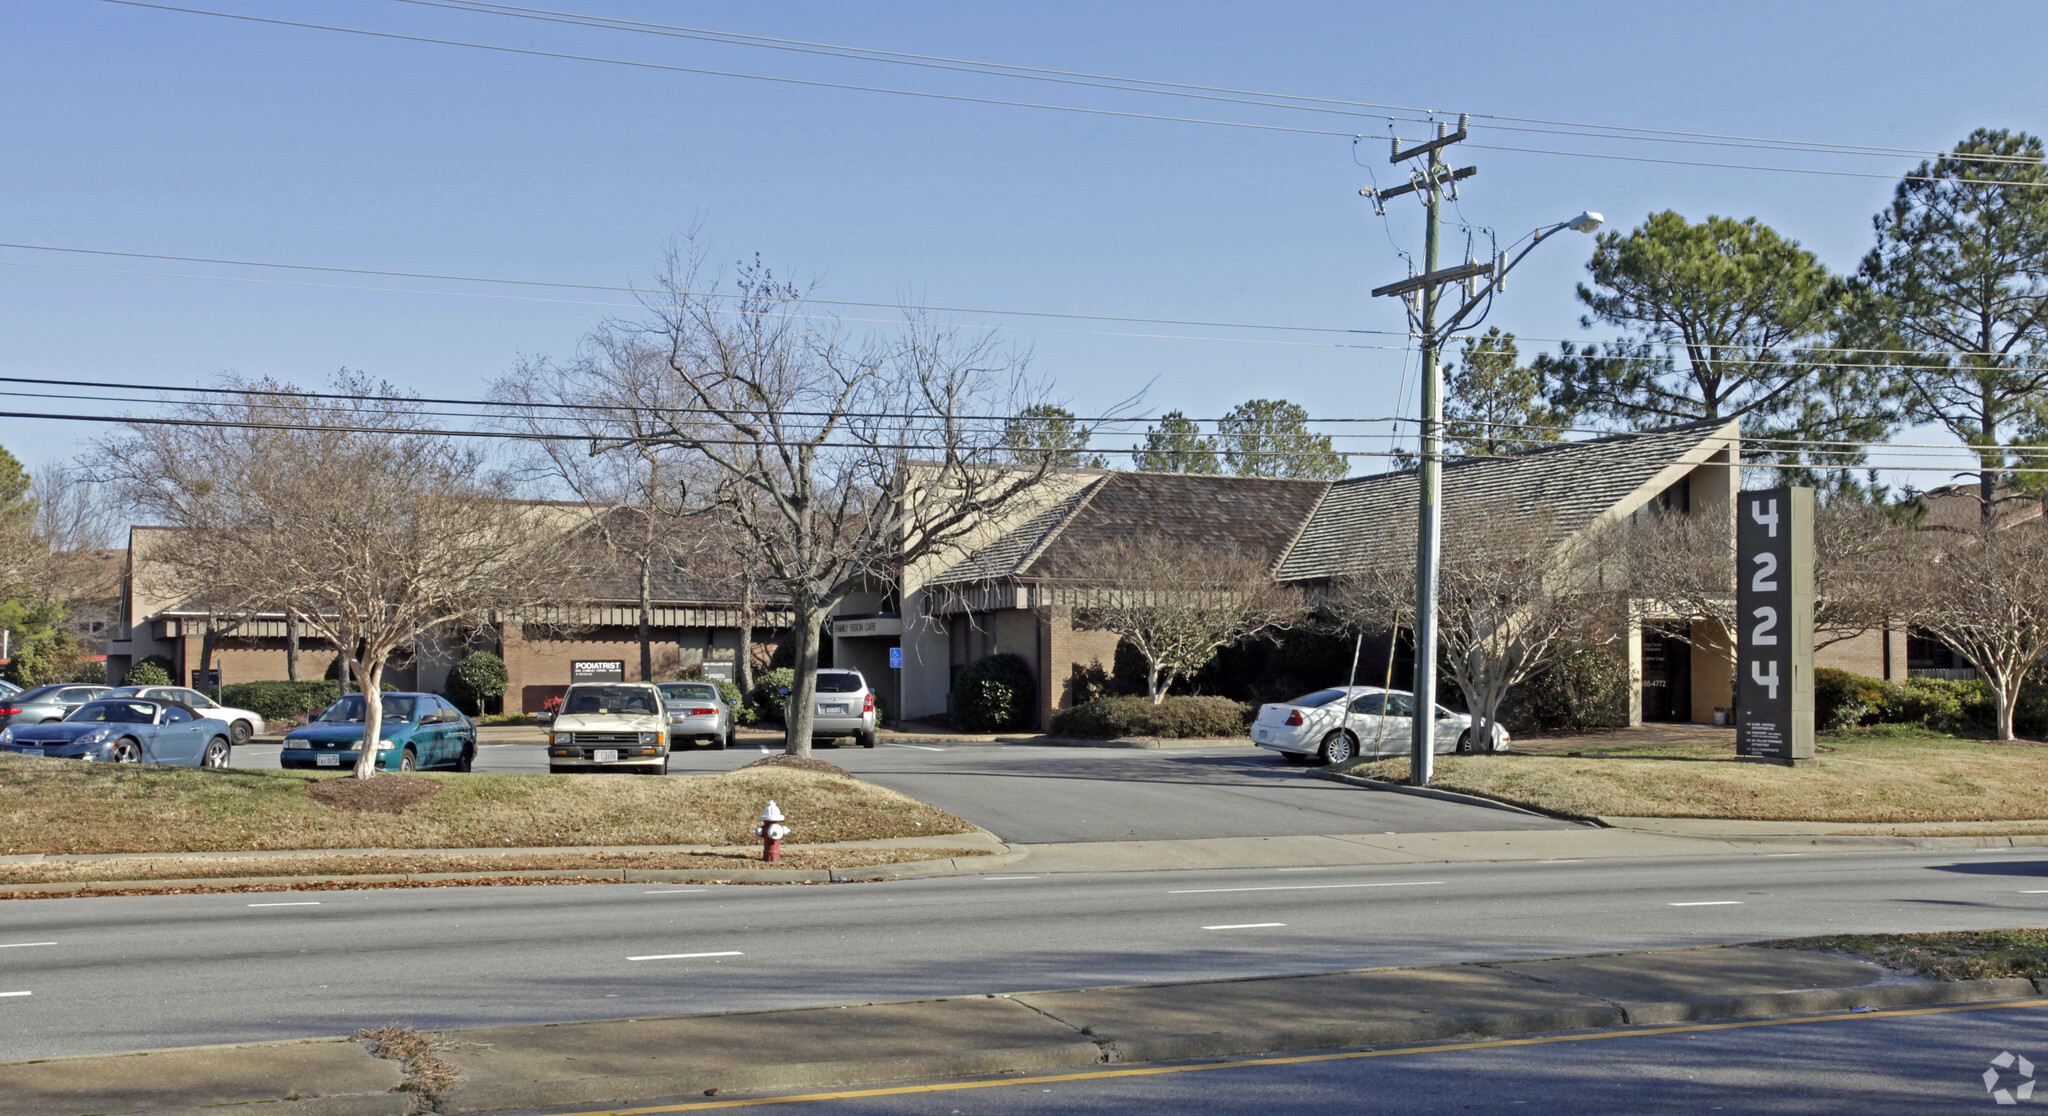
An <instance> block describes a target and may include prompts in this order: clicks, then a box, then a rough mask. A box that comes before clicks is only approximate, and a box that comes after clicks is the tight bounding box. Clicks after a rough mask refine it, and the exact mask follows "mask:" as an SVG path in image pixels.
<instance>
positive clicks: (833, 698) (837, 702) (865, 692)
mask: <svg viewBox="0 0 2048 1116" xmlns="http://www.w3.org/2000/svg"><path fill="white" fill-rule="evenodd" d="M811 700H812V702H813V708H812V710H811V738H812V739H814V740H830V739H833V738H836V737H842V736H851V737H853V739H854V742H855V743H857V744H859V745H860V746H861V747H863V748H872V747H874V746H875V692H874V691H873V690H870V689H868V680H867V679H866V678H863V677H861V673H860V671H857V670H821V671H819V672H818V693H817V696H816V697H814V698H813V699H811Z"/></svg>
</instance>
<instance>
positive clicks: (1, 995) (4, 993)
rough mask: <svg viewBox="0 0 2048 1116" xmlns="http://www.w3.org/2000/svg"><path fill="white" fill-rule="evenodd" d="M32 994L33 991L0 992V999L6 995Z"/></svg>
mask: <svg viewBox="0 0 2048 1116" xmlns="http://www.w3.org/2000/svg"><path fill="white" fill-rule="evenodd" d="M33 995H35V993H33V992H0V999H4V998H6V997H8V996H33Z"/></svg>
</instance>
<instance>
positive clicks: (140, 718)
mask: <svg viewBox="0 0 2048 1116" xmlns="http://www.w3.org/2000/svg"><path fill="white" fill-rule="evenodd" d="M64 719H65V720H67V721H84V722H87V723H89V724H95V725H148V724H154V723H156V706H154V705H151V704H150V703H148V702H146V701H96V702H93V703H92V704H90V705H81V706H79V707H78V708H77V709H76V710H74V711H73V712H72V714H71V716H69V717H66V718H64Z"/></svg>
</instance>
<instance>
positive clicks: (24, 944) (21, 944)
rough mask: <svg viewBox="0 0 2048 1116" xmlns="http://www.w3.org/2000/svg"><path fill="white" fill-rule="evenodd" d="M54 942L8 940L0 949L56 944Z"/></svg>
mask: <svg viewBox="0 0 2048 1116" xmlns="http://www.w3.org/2000/svg"><path fill="white" fill-rule="evenodd" d="M56 944H57V943H56V942H8V943H6V944H5V945H0V949H27V948H28V947H29V946H42V945H56Z"/></svg>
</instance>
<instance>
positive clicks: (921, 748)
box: [882, 740, 945, 752]
mask: <svg viewBox="0 0 2048 1116" xmlns="http://www.w3.org/2000/svg"><path fill="white" fill-rule="evenodd" d="M882 745H883V746H884V747H888V748H916V749H917V750H918V751H920V752H943V751H945V749H944V748H934V747H932V746H931V745H929V744H898V743H896V742H895V741H894V740H884V741H882Z"/></svg>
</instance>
